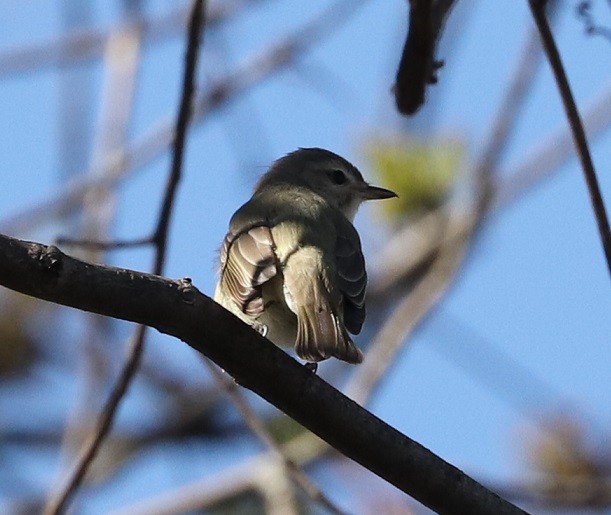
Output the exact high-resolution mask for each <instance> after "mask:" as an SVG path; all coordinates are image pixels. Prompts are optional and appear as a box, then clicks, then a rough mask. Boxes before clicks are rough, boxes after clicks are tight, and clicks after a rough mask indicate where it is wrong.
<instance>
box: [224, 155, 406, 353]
mask: <svg viewBox="0 0 611 515" xmlns="http://www.w3.org/2000/svg"><path fill="white" fill-rule="evenodd" d="M391 197H396V194H395V193H394V192H392V191H390V190H386V189H383V188H378V187H375V186H370V185H369V184H367V183H366V182H365V181H364V179H363V176H362V175H361V173H360V172H359V171H358V170H357V169H356V168H355V167H354V166H353V165H351V164H350V163H349V162H348V161H346V160H345V159H343V158H342V157H340V156H338V155H336V154H334V153H333V152H329V151H328V150H323V149H320V148H300V149H299V150H296V151H295V152H292V153H290V154H288V155H286V156H284V157H283V158H281V159H279V160H277V161H276V162H275V163H274V164H273V165H272V166H271V168H270V169H269V170H268V171H267V173H266V174H265V175H263V177H261V179H260V180H259V182H258V184H257V185H256V187H255V191H254V193H253V196H252V198H251V199H250V200H249V201H248V202H246V204H244V205H243V206H242V207H241V208H240V209H238V210H237V211H236V213H235V214H234V215H233V217H232V218H231V221H230V223H229V231H228V232H227V235H226V236H225V240H224V242H223V245H222V247H221V251H220V279H219V282H218V285H217V287H216V292H215V294H214V299H215V300H216V301H217V302H218V303H220V304H221V305H222V306H224V307H225V308H226V309H228V310H229V311H231V312H232V313H234V314H235V315H237V316H238V317H239V318H241V319H242V320H244V321H245V322H247V323H248V324H250V325H252V326H253V327H254V328H255V329H257V330H258V331H259V332H261V333H262V334H263V335H265V336H267V337H268V338H269V339H270V340H271V341H272V342H274V343H276V344H277V345H283V346H291V345H293V344H294V345H295V350H296V352H297V355H298V356H300V357H301V358H302V359H304V360H307V361H309V362H314V363H316V362H318V361H321V360H324V359H327V358H329V357H331V356H334V357H336V358H339V359H341V360H344V361H347V362H348V363H360V362H361V361H362V359H363V355H362V353H361V351H360V350H359V349H358V348H357V347H356V346H355V345H354V343H353V342H352V340H351V339H350V337H349V336H348V332H350V333H352V334H358V333H359V332H360V330H361V326H362V325H363V321H364V319H365V286H366V284H367V273H366V271H365V261H364V259H363V253H362V251H361V241H360V239H359V235H358V233H357V232H356V229H355V228H354V226H353V225H352V220H353V219H354V215H355V214H356V211H357V209H358V207H359V205H360V204H361V202H363V201H364V200H371V199H386V198H391Z"/></svg>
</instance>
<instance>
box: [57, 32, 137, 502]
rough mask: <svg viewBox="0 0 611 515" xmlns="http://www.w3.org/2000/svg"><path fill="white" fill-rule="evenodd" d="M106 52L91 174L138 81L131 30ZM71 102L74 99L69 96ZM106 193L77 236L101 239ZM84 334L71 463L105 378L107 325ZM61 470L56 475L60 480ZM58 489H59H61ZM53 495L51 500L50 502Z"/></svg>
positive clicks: (90, 208)
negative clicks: (80, 233) (80, 234)
mask: <svg viewBox="0 0 611 515" xmlns="http://www.w3.org/2000/svg"><path fill="white" fill-rule="evenodd" d="M106 47H107V48H106V50H105V53H104V55H105V72H104V80H103V83H102V86H101V92H102V93H101V102H100V109H99V112H100V115H99V120H98V122H97V124H96V125H97V130H96V134H95V137H94V144H93V151H92V166H91V167H90V172H91V173H92V174H99V173H105V172H107V170H105V169H104V168H103V167H101V166H100V165H101V164H103V163H104V160H105V158H106V156H107V155H108V154H111V153H112V152H115V151H117V150H118V149H120V148H121V147H122V146H123V145H124V144H125V139H126V136H127V132H128V127H129V120H130V118H131V113H132V106H133V99H134V91H135V87H136V82H137V77H138V73H137V72H138V64H139V58H140V47H141V34H140V32H139V31H138V29H137V28H136V27H135V26H125V27H122V28H121V29H119V30H118V31H117V32H116V33H114V34H113V35H111V36H110V37H109V38H108V40H107V45H106ZM67 94H68V93H67ZM69 96H70V98H72V96H73V93H70V94H69ZM113 193H114V192H113V189H112V188H111V187H104V186H100V187H98V188H94V189H92V190H91V191H90V192H89V193H88V195H87V196H86V197H85V200H84V202H83V222H82V231H83V236H84V238H87V239H91V240H95V239H102V238H105V237H106V235H107V233H108V230H109V227H110V224H111V222H112V218H113V216H114V214H115V199H114V194H113ZM86 250H87V251H86V252H84V253H83V255H84V256H86V259H88V260H91V261H93V262H95V263H100V262H103V260H104V258H103V255H102V252H101V249H91V248H88V249H86ZM86 319H87V326H86V333H85V335H84V337H83V346H82V348H81V354H82V356H83V359H82V360H81V363H82V365H81V369H82V370H81V372H80V374H79V376H80V378H81V379H80V381H81V383H82V392H81V395H79V396H78V400H77V402H76V403H75V406H74V407H73V409H72V410H71V413H70V414H69V417H68V420H67V423H66V428H65V430H64V438H63V444H62V454H65V456H66V459H64V460H62V462H67V463H71V462H72V460H73V458H74V455H76V456H77V457H78V456H79V454H80V450H81V449H86V447H85V445H86V443H87V438H88V436H89V434H90V433H93V432H94V430H95V423H96V417H95V412H96V410H97V408H98V407H99V405H100V404H101V402H100V392H101V391H103V389H102V388H101V387H100V386H101V385H102V384H103V383H104V381H105V380H106V378H107V377H108V371H107V367H106V364H107V361H108V360H107V359H106V358H107V356H106V354H105V352H104V350H105V349H107V345H104V344H103V343H104V342H105V341H106V339H107V338H108V334H109V331H108V329H109V327H110V321H109V320H108V319H107V318H105V317H101V316H99V315H93V314H88V315H87V317H86ZM64 474H65V472H64V467H61V468H60V470H59V471H58V474H57V476H58V478H60V479H63V476H64ZM60 484H61V483H60ZM53 497H54V495H53V494H51V495H50V498H53Z"/></svg>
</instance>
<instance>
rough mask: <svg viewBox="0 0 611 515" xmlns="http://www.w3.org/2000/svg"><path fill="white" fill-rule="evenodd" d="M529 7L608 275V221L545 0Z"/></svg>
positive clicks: (610, 238)
mask: <svg viewBox="0 0 611 515" xmlns="http://www.w3.org/2000/svg"><path fill="white" fill-rule="evenodd" d="M528 3H529V5H530V10H531V12H532V15H533V18H534V20H535V23H536V24H537V28H538V29H539V33H540V35H541V41H542V43H543V48H544V49H545V53H546V55H547V58H548V60H549V63H550V66H551V67H552V71H553V72H554V77H555V79H556V83H557V85H558V90H559V92H560V97H561V98H562V104H563V105H564V110H565V112H566V116H567V118H568V120H569V124H570V126H571V131H572V133H573V140H574V142H575V147H576V148H577V154H578V155H579V160H580V161H581V167H582V169H583V174H584V177H585V180H586V184H587V186H588V192H589V194H590V200H591V202H592V207H593V208H594V215H595V217H596V223H597V224H598V231H599V232H600V239H601V240H602V245H603V249H604V251H605V256H606V258H607V268H608V269H609V273H610V274H611V230H610V229H609V219H608V218H607V213H606V210H605V204H604V202H603V198H602V194H601V192H600V187H599V185H598V180H597V178H596V172H595V170H594V164H593V163H592V157H591V156H590V151H589V149H588V141H587V139H586V135H585V131H584V130H583V124H582V122H581V118H580V116H579V111H578V110H577V106H576V105H575V99H574V98H573V94H572V93H571V86H570V85H569V81H568V78H567V76H566V72H565V70H564V66H563V65H562V59H561V58H560V53H559V52H558V48H557V46H556V42H555V41H554V36H553V34H552V31H551V30H550V27H549V24H548V23H547V18H546V16H545V6H546V5H547V0H529V2H528Z"/></svg>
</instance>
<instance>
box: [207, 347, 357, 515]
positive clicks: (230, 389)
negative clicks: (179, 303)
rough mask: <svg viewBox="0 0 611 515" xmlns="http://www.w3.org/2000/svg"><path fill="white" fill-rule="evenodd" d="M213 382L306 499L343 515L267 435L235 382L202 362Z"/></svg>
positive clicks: (212, 366) (212, 365)
mask: <svg viewBox="0 0 611 515" xmlns="http://www.w3.org/2000/svg"><path fill="white" fill-rule="evenodd" d="M202 361H203V362H204V363H205V364H206V366H207V368H208V370H209V371H210V373H211V374H212V376H213V377H214V379H215V381H216V382H217V384H219V386H220V387H221V388H222V389H223V391H225V393H226V394H227V395H228V396H229V398H230V399H231V402H232V403H233V405H234V406H235V407H236V409H237V410H238V411H239V412H240V415H242V418H243V419H244V422H246V425H248V427H249V428H250V430H251V431H252V432H253V434H254V435H255V436H256V437H257V438H259V440H261V442H263V444H264V445H265V446H266V447H267V448H268V449H269V450H270V451H271V452H272V453H273V454H275V455H276V456H277V458H278V459H279V460H281V462H282V464H283V466H284V467H285V468H286V470H287V471H288V472H289V473H290V475H291V478H292V479H293V481H294V482H295V483H296V484H297V485H298V486H299V487H301V489H302V490H303V491H304V492H305V493H306V494H307V495H308V497H309V498H310V499H311V500H312V501H314V502H315V503H318V504H320V505H321V506H323V507H324V508H326V509H327V511H329V512H330V513H335V514H336V515H341V514H343V513H345V512H344V511H343V510H341V509H340V508H338V507H337V506H335V504H334V503H333V502H332V501H331V500H330V499H329V498H328V497H327V496H326V495H325V494H324V493H323V492H322V491H321V490H320V489H319V488H318V487H317V486H316V485H315V484H314V483H313V482H312V481H311V480H310V479H309V478H308V476H307V475H306V474H305V473H304V472H303V470H302V469H301V468H300V467H299V466H298V465H297V464H296V463H295V462H294V461H293V460H291V459H290V458H289V457H288V456H287V455H286V454H285V452H284V450H283V449H282V447H281V446H280V445H279V444H278V442H276V440H275V439H274V437H273V436H272V435H271V434H270V433H269V431H268V430H267V428H266V427H265V424H263V422H262V421H261V419H260V418H259V417H258V416H257V414H256V413H255V412H254V411H253V410H252V409H251V408H250V406H249V405H248V403H247V402H246V399H245V398H244V396H243V395H242V394H241V393H240V392H239V391H238V390H237V385H236V384H235V382H234V381H233V380H232V379H230V378H229V376H227V375H225V374H224V373H223V372H221V371H220V370H219V368H218V367H217V366H216V365H215V364H214V363H212V362H211V361H210V360H208V359H205V358H204V359H203V360H202Z"/></svg>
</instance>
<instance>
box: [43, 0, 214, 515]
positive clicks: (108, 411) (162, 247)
mask: <svg viewBox="0 0 611 515" xmlns="http://www.w3.org/2000/svg"><path fill="white" fill-rule="evenodd" d="M204 14H205V2H204V0H195V1H194V2H193V7H192V10H191V16H190V21H189V31H188V35H187V38H188V39H187V51H186V56H185V71H184V77H183V82H182V85H183V91H182V96H181V101H180V108H179V111H178V119H177V121H176V132H175V138H174V145H173V156H172V166H171V170H170V174H169V175H168V182H167V184H166V190H165V195H164V199H163V204H162V206H161V212H160V214H159V218H158V222H157V227H156V230H155V233H154V236H153V243H154V245H155V264H154V267H153V273H155V274H157V275H158V274H161V273H162V271H163V266H164V263H165V256H166V250H167V248H166V247H167V245H166V241H167V235H168V228H169V223H170V216H171V213H172V207H173V205H174V198H175V193H176V188H177V186H178V182H179V181H180V177H181V170H182V160H183V154H184V147H185V138H186V132H187V126H188V123H189V119H190V116H191V105H192V100H193V91H194V83H195V72H196V67H197V57H198V53H199V46H200V36H201V29H202V27H204ZM146 329H147V327H146V326H145V325H142V326H140V327H138V328H137V329H136V331H135V332H134V335H133V336H132V339H131V341H130V345H129V353H128V356H127V358H126V360H125V362H124V364H123V367H122V369H121V373H120V375H119V378H118V379H117V381H116V382H115V384H114V385H113V389H112V392H111V394H110V397H109V399H108V400H107V401H106V403H105V405H104V407H103V408H102V412H101V413H100V416H99V419H98V420H97V422H96V427H95V430H94V432H93V434H92V435H91V436H90V437H89V438H88V439H87V441H86V442H85V444H84V446H83V449H82V451H81V453H80V455H79V457H78V458H77V463H76V465H75V467H74V469H73V471H72V473H71V474H70V476H69V478H68V481H67V482H66V485H65V486H64V487H63V488H62V489H61V490H60V492H59V494H58V495H57V496H55V497H53V498H51V499H50V501H49V503H48V505H47V506H46V508H45V513H46V514H57V513H61V512H63V511H64V510H65V507H66V505H67V503H68V501H69V500H70V498H71V496H72V495H73V494H74V492H76V490H77V489H78V487H79V485H80V484H81V482H82V480H83V478H84V477H85V473H86V472H87V469H88V468H89V466H90V465H91V463H92V461H93V459H94V458H95V456H96V454H97V452H98V450H99V448H100V446H101V445H102V442H103V441H104V438H105V437H106V435H107V434H108V432H109V431H110V428H111V426H112V423H113V420H114V416H115V413H116V411H117V408H118V406H119V403H120V402H121V399H122V398H123V396H124V395H125V393H126V392H127V389H128V387H129V385H130V383H131V380H132V378H133V377H134V374H135V373H136V371H137V370H138V367H139V365H140V359H141V357H142V352H143V350H144V343H145V337H146Z"/></svg>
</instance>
